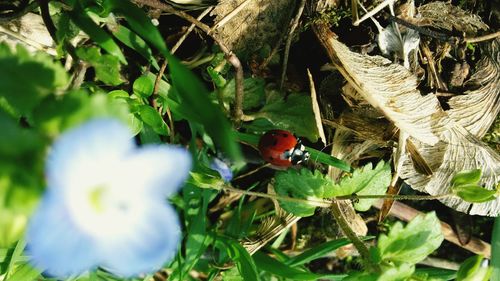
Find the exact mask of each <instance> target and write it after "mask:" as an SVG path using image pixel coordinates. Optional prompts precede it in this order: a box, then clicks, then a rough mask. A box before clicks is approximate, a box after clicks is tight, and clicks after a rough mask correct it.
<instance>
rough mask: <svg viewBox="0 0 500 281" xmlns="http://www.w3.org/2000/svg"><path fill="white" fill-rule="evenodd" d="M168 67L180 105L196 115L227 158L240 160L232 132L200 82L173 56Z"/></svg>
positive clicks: (238, 149) (237, 146)
mask: <svg viewBox="0 0 500 281" xmlns="http://www.w3.org/2000/svg"><path fill="white" fill-rule="evenodd" d="M168 66H169V67H170V71H171V77H172V84H173V86H174V88H175V89H176V90H177V92H178V94H179V98H180V104H181V105H182V106H183V107H185V108H187V109H189V111H192V112H194V114H195V116H196V117H198V118H200V119H199V120H198V121H200V122H201V124H202V125H203V127H204V128H205V130H206V131H207V133H208V135H209V136H210V137H211V138H212V139H213V141H214V143H215V144H216V146H217V147H220V148H221V149H222V151H224V152H225V153H226V155H227V157H229V158H231V159H233V160H234V161H235V162H237V163H238V162H240V161H241V151H240V148H239V145H238V144H237V143H236V138H235V135H234V132H233V130H232V128H231V126H230V124H229V122H228V120H227V119H226V117H225V116H224V114H223V113H222V111H221V109H220V108H219V107H218V106H217V105H216V104H214V103H212V102H211V100H210V98H209V97H208V95H209V92H208V91H207V89H206V88H205V87H204V86H203V84H202V83H201V81H200V80H199V79H198V78H197V77H196V76H195V75H194V74H193V73H192V72H191V71H189V70H188V69H187V68H186V67H185V66H184V65H182V64H181V63H180V61H179V60H177V59H176V58H175V57H173V56H170V57H168ZM186 117H188V116H186Z"/></svg>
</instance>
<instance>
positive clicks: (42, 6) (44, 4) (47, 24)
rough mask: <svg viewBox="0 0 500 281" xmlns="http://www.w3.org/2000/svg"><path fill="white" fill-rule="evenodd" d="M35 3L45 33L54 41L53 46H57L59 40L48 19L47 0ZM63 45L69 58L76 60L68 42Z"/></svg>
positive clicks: (49, 18)
mask: <svg viewBox="0 0 500 281" xmlns="http://www.w3.org/2000/svg"><path fill="white" fill-rule="evenodd" d="M37 1H38V4H39V6H40V14H41V16H42V20H43V23H44V24H45V27H46V28H47V31H48V32H49V34H50V37H52V40H54V42H55V45H57V44H58V43H59V40H58V38H57V34H56V32H57V29H56V26H55V25H54V22H53V21H52V18H51V17H50V12H49V0H37ZM63 44H64V47H65V48H66V50H67V51H68V53H69V55H70V56H72V57H73V58H75V59H76V58H78V56H77V55H76V51H75V48H74V47H73V45H71V44H69V43H68V42H63Z"/></svg>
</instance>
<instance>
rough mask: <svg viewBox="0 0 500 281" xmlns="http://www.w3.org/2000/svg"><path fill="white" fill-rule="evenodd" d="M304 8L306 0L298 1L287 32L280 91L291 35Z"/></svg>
mask: <svg viewBox="0 0 500 281" xmlns="http://www.w3.org/2000/svg"><path fill="white" fill-rule="evenodd" d="M305 6H306V0H300V4H299V8H298V10H297V14H296V15H295V18H293V20H292V22H291V25H290V31H289V32H288V38H287V39H286V43H285V53H284V55H283V69H282V70H281V81H280V89H283V85H284V84H285V76H286V69H287V66H288V55H289V54H290V47H291V46H292V40H293V33H294V32H295V29H297V26H299V21H300V17H301V16H302V12H304V7H305Z"/></svg>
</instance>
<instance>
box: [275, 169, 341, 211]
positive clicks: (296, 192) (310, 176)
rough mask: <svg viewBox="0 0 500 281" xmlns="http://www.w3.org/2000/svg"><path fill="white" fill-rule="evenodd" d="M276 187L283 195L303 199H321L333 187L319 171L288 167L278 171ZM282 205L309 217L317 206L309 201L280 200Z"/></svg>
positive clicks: (277, 192) (286, 208)
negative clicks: (308, 202)
mask: <svg viewBox="0 0 500 281" xmlns="http://www.w3.org/2000/svg"><path fill="white" fill-rule="evenodd" d="M274 179H275V183H274V189H275V191H276V194H278V195H281V196H287V197H293V198H301V199H312V200H314V199H321V198H323V196H324V194H325V192H326V190H327V189H328V188H330V187H331V182H330V181H329V180H327V179H326V178H325V177H324V176H323V175H322V174H321V173H320V172H319V171H315V172H314V173H312V172H311V171H309V170H308V169H300V170H294V169H288V170H286V171H282V172H278V173H276V177H275V178H274ZM280 206H281V207H282V208H283V209H285V210H286V211H288V212H290V213H293V214H294V215H296V216H301V217H308V216H312V215H313V214H314V210H315V209H316V207H315V206H314V205H310V204H307V203H297V202H289V201H284V200H280Z"/></svg>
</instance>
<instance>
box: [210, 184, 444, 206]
mask: <svg viewBox="0 0 500 281" xmlns="http://www.w3.org/2000/svg"><path fill="white" fill-rule="evenodd" d="M214 189H219V188H216V187H214ZM220 189H222V190H225V191H230V192H236V193H240V194H245V195H252V196H258V197H262V198H269V199H275V200H282V201H288V202H295V203H301V204H309V205H311V206H316V207H320V208H330V206H331V205H332V204H334V203H336V202H339V201H345V200H360V199H393V200H414V201H415V200H417V201H418V200H435V199H442V198H447V197H451V196H453V194H451V193H446V194H437V195H390V194H384V195H344V196H335V197H333V198H331V199H311V198H309V199H301V198H293V197H288V196H281V195H277V194H267V193H262V192H256V191H248V190H242V189H237V188H234V187H232V186H229V185H224V186H223V187H221V188H220Z"/></svg>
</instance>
